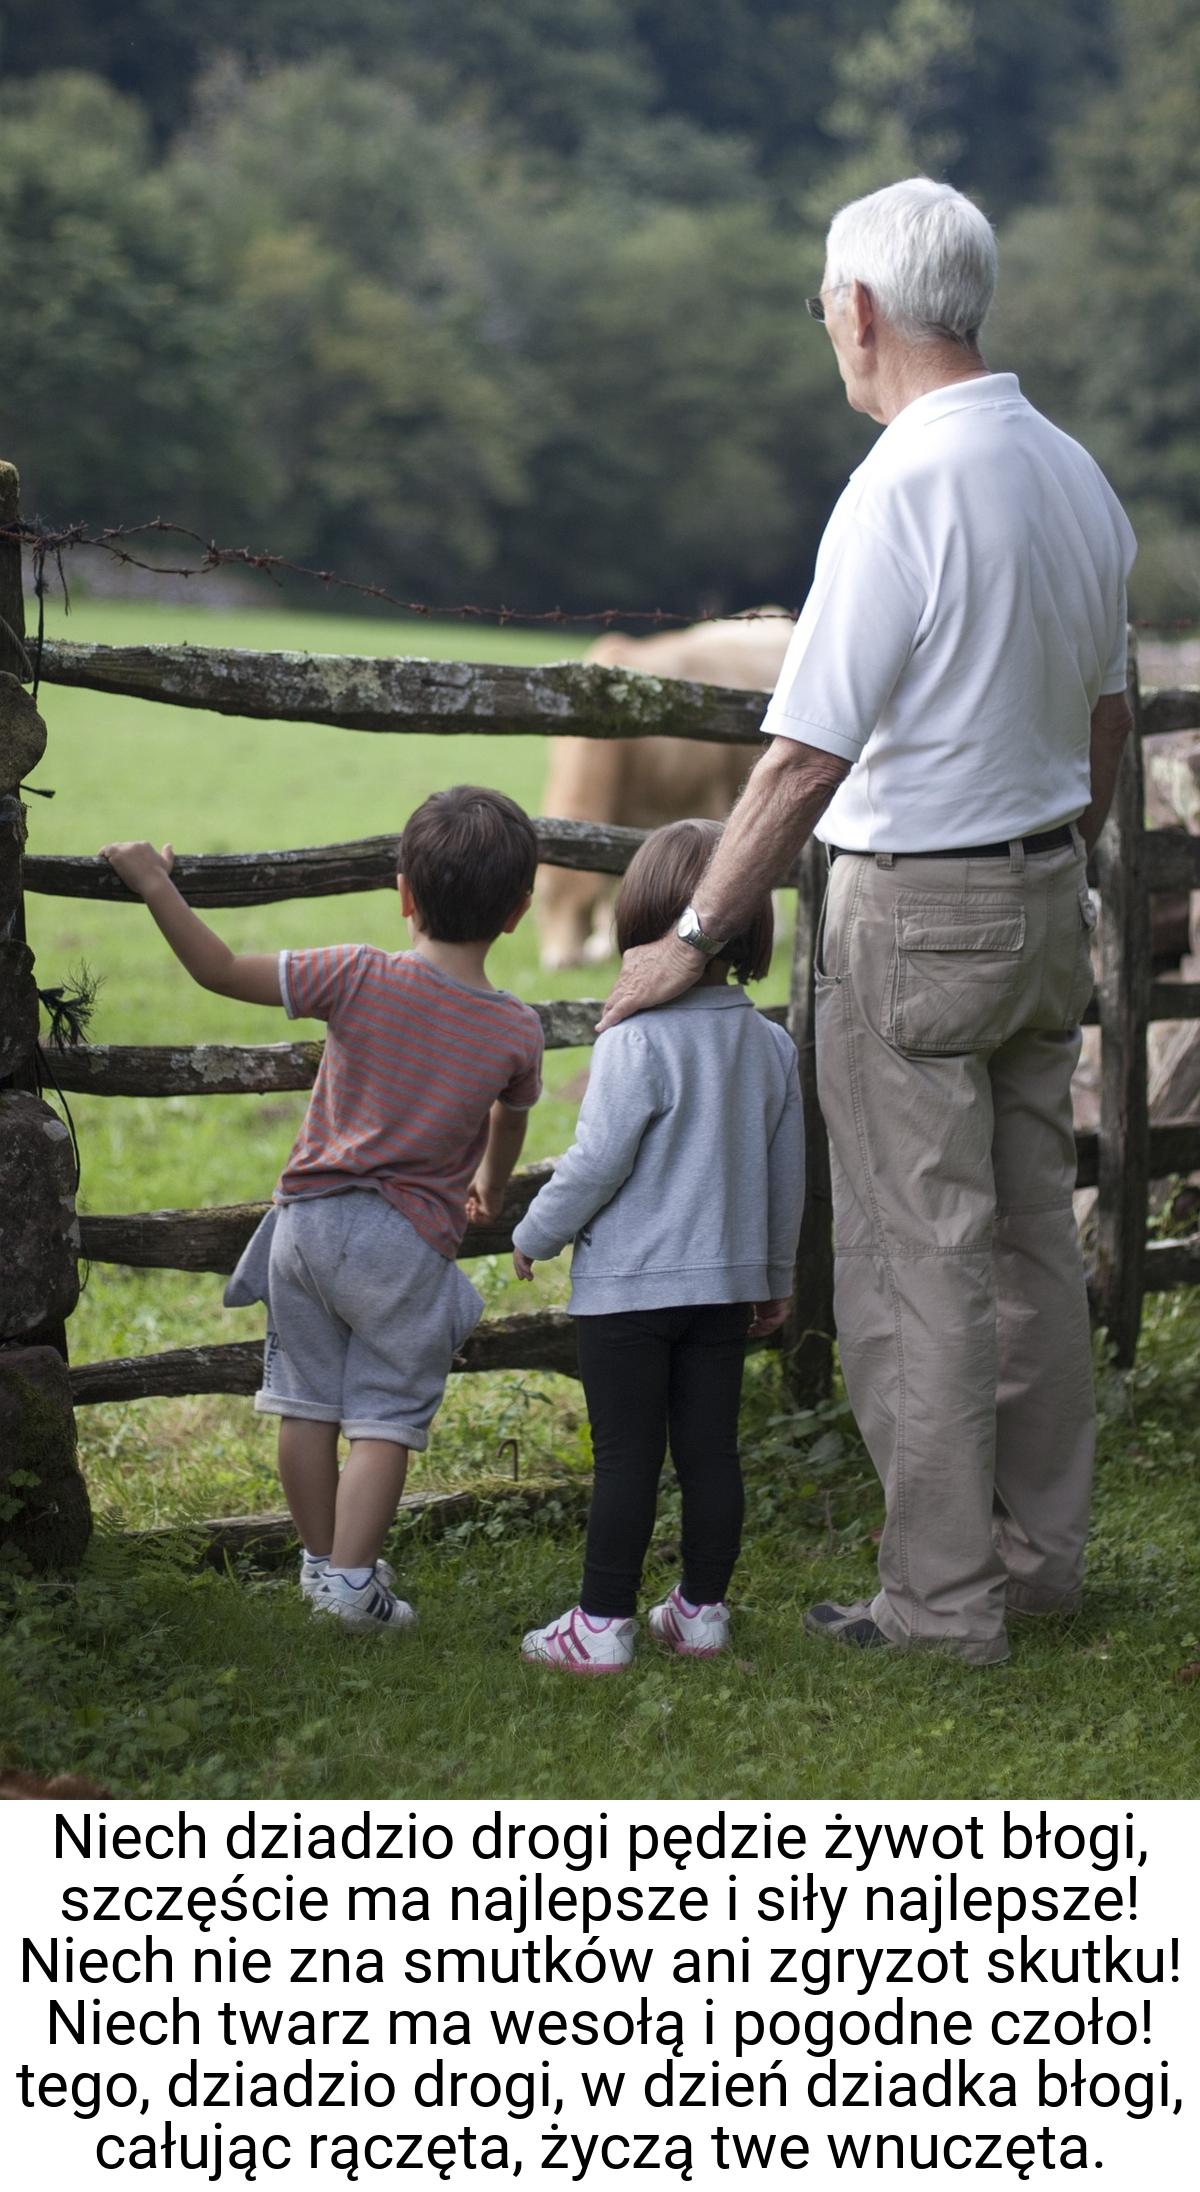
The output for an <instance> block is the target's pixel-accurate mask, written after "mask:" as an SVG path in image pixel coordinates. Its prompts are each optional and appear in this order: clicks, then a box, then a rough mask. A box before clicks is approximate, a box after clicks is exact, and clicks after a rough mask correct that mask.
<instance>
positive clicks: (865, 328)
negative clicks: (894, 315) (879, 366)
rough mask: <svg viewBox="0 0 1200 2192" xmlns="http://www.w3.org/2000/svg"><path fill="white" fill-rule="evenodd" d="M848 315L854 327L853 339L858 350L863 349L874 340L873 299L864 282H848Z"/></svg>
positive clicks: (874, 315)
mask: <svg viewBox="0 0 1200 2192" xmlns="http://www.w3.org/2000/svg"><path fill="white" fill-rule="evenodd" d="M850 315H851V320H852V323H853V327H854V340H855V342H856V343H857V344H858V347H859V349H860V350H865V349H867V348H868V346H869V345H870V344H872V343H873V342H874V340H875V317H876V314H875V299H874V298H873V297H872V295H871V292H870V290H869V289H868V288H867V285H866V283H865V282H851V284H850Z"/></svg>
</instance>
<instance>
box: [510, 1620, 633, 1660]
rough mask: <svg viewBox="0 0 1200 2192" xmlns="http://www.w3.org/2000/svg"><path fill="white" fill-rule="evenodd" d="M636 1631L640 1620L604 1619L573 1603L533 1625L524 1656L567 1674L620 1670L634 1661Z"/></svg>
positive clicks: (525, 1643) (525, 1645) (524, 1645)
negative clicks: (542, 1623)
mask: <svg viewBox="0 0 1200 2192" xmlns="http://www.w3.org/2000/svg"><path fill="white" fill-rule="evenodd" d="M593 1622H597V1623H599V1626H596V1627H593ZM636 1633H637V1623H636V1621H631V1620H617V1619H612V1620H607V1621H603V1620H601V1617H600V1616H598V1615H595V1614H585V1613H584V1612H583V1610H582V1608H581V1607H579V1606H571V1607H569V1608H568V1609H567V1612H566V1613H565V1614H560V1615H559V1617H558V1620H557V1621H548V1622H547V1623H546V1626H545V1628H544V1629H530V1631H529V1634H528V1635H527V1636H526V1638H525V1640H524V1642H523V1643H522V1645H521V1657H522V1659H528V1660H530V1661H531V1662H533V1663H534V1664H536V1665H538V1666H541V1667H561V1669H562V1671H563V1673H564V1674H620V1673H621V1672H622V1671H623V1669H624V1668H626V1667H629V1666H632V1664H633V1639H634V1637H635V1635H636Z"/></svg>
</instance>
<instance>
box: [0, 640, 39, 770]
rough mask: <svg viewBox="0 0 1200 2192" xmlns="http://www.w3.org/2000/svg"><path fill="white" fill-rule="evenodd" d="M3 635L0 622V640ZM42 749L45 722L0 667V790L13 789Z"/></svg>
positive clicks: (26, 696) (23, 693)
mask: <svg viewBox="0 0 1200 2192" xmlns="http://www.w3.org/2000/svg"><path fill="white" fill-rule="evenodd" d="M5 637H6V634H5V632H4V629H3V626H0V641H3V640H4V639H5ZM45 751H46V726H45V724H44V722H43V721H42V718H41V716H40V715H39V714H38V711H37V707H36V705H35V703H34V701H33V698H32V696H31V695H30V694H29V693H27V692H26V690H25V687H24V686H23V685H22V684H21V682H20V680H19V679H18V678H16V677H14V676H13V675H12V674H11V672H10V671H8V670H0V792H15V791H17V790H18V789H19V788H20V786H21V785H22V784H23V783H24V781H25V778H26V777H27V776H31V775H32V774H33V771H34V770H35V769H36V767H37V765H38V762H39V761H40V760H41V758H42V755H43V754H44V753H45Z"/></svg>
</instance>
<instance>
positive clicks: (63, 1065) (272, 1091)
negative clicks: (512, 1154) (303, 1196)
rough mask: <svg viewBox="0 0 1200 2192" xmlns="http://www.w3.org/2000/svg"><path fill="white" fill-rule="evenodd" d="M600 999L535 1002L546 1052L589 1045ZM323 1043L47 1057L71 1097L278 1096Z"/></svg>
mask: <svg viewBox="0 0 1200 2192" xmlns="http://www.w3.org/2000/svg"><path fill="white" fill-rule="evenodd" d="M602 1010H603V1005H602V1002H601V1000H600V999H599V998H598V997H574V998H571V997H564V998H559V999H558V1000H556V1002H555V1003H553V1004H547V1005H535V1006H534V1011H535V1012H536V1013H537V1015H538V1018H539V1019H540V1020H541V1023H542V1029H543V1032H544V1035H545V1041H546V1048H547V1050H581V1049H586V1048H587V1047H588V1046H590V1045H591V1044H592V1043H594V1042H595V1040H596V1022H597V1020H598V1019H599V1017H600V1014H601V1012H602ZM323 1048H324V1045H323V1044H321V1043H194V1044H179V1045H172V1044H169V1043H79V1044H76V1045H75V1046H74V1047H73V1048H71V1049H67V1050H54V1051H50V1050H47V1049H45V1047H43V1054H44V1055H45V1056H46V1057H47V1058H48V1059H49V1061H50V1063H51V1064H52V1065H53V1067H54V1072H55V1077H56V1079H57V1081H58V1085H59V1087H60V1088H61V1089H62V1090H63V1091H64V1092H65V1094H66V1095H68V1096H272V1095H279V1094H285V1093H287V1092H289V1091H291V1090H296V1089H306V1088H311V1087H312V1085H313V1082H314V1081H315V1080H316V1077H317V1068H318V1066H319V1065H320V1063H321V1052H322V1050H323Z"/></svg>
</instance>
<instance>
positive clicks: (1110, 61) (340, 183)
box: [0, 0, 1200, 617]
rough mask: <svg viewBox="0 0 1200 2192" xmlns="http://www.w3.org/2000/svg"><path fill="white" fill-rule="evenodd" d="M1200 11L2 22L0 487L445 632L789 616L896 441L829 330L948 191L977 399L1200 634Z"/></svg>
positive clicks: (558, 3)
mask: <svg viewBox="0 0 1200 2192" xmlns="http://www.w3.org/2000/svg"><path fill="white" fill-rule="evenodd" d="M1198 76H1200V9H1197V7H1196V6H1195V4H1194V0H1053V4H1049V5H1048V4H1046V0H994V4H984V0H980V4H978V5H976V6H971V5H969V4H967V0H837V4H836V5H835V4H834V0H810V4H808V5H800V6H797V5H780V4H779V0H705V4H704V5H703V6H697V5H696V4H695V0H506V5H505V6H504V7H503V8H500V7H497V6H496V5H494V4H493V0H339V5H338V8H337V10H336V14H335V15H334V16H333V17H332V18H331V15H330V11H329V9H328V8H327V7H326V6H325V5H324V4H321V5H318V4H317V0H254V4H253V5H252V6H250V7H247V6H246V5H245V4H244V0H236V4H235V0H190V4H189V5H187V6H186V7H185V6H183V5H182V4H180V0H120V4H119V5H116V6H112V7H105V8H100V7H98V6H97V5H95V4H94V0H0V299H2V300H3V315H4V325H5V346H4V347H5V370H4V374H3V382H2V385H0V453H2V454H3V455H4V456H5V457H6V458H8V459H10V460H12V461H14V462H15V463H16V464H17V465H18V466H19V468H20V471H21V475H22V480H23V485H24V503H25V509H26V512H27V513H29V514H32V513H33V512H35V511H36V512H37V513H39V514H40V515H41V516H42V517H44V518H45V519H46V520H48V521H53V522H67V521H71V520H77V519H82V520H86V521H88V522H90V523H95V524H100V523H113V522H117V521H130V520H135V519H139V518H144V517H149V516H152V515H155V514H159V513H161V514H162V515H164V516H168V517H171V518H175V519H180V520H182V521H184V522H187V523H190V524H193V525H195V526H196V527H197V529H198V530H200V531H201V532H202V533H204V534H205V535H206V536H208V537H215V538H216V539H218V540H221V541H226V542H229V541H236V542H239V543H240V542H242V541H246V542H248V543H249V544H250V545H251V546H253V547H262V548H269V549H272V550H275V551H277V552H279V553H282V554H284V555H287V556H290V557H292V558H295V559H297V560H300V561H304V562H312V563H317V564H319V565H322V566H332V567H333V568H335V569H337V570H339V571H341V572H344V573H346V574H347V575H351V576H355V577H358V578H360V579H373V580H376V581H378V582H380V583H382V584H384V585H386V586H388V587H389V588H390V589H391V590H392V591H393V592H396V593H400V594H403V595H406V596H412V597H416V598H419V599H432V600H440V601H443V602H455V601H459V600H463V599H470V600H472V601H478V602H484V603H491V604H495V603H498V602H500V601H504V602H507V603H508V604H510V605H512V606H515V607H517V608H526V609H532V608H540V607H544V606H546V605H549V604H552V603H561V604H563V605H564V606H565V607H566V608H568V609H574V610H576V611H579V610H586V609H596V608H600V607H608V606H610V605H611V604H613V603H622V604H625V605H628V606H630V607H634V608H645V607H649V606H653V605H655V604H661V605H662V606H663V607H664V608H669V609H672V610H675V611H681V612H684V613H688V614H690V613H695V612H707V613H712V612H713V611H716V610H727V609H734V608H738V607H744V606H746V605H748V604H750V603H752V602H754V601H756V600H757V601H761V600H764V599H768V598H770V599H776V600H779V601H782V602H784V603H786V604H788V605H794V604H796V603H797V602H798V601H799V600H800V599H801V598H802V596H803V593H804V590H805V587H806V585H807V580H808V575H809V571H810V568H811V559H812V554H813V551H814V549H815V545H816V541H817V539H818V537H819V533H820V530H821V527H822V524H823V522H824V519H825V517H826V515H827V513H828V509H829V507H830V504H831V503H832V501H833V500H834V498H835V496H836V494H837V493H838V491H839V489H840V486H841V484H842V482H843V481H844V478H845V475H846V472H847V470H848V469H849V467H850V466H851V465H852V464H853V463H854V462H856V461H857V458H858V457H859V455H861V453H862V452H863V451H864V450H865V448H866V447H867V446H868V445H869V441H870V439H871V436H872V433H873V429H871V428H869V427H868V426H867V425H866V423H865V422H864V421H862V420H858V419H855V418H853V417H851V415H850V414H849V413H848V411H847V410H846V407H845V404H844V401H843V398H842V395H841V390H840V387H839V384H838V381H837V376H836V373H835V372H834V369H833V365H832V361H831V359H830V358H829V356H828V353H827V348H826V344H825V341H824V338H823V336H822V335H821V333H820V331H819V330H818V329H817V328H815V327H814V326H812V325H811V324H810V323H809V322H807V321H806V320H805V318H804V315H803V308H802V299H803V295H804V293H805V291H806V290H809V291H811V290H813V289H815V288H816V287H817V285H818V282H819V280H820V274H821V257H822V249H821V245H822V237H823V233H824V230H825V227H826V225H827V222H828V219H829V217H830V214H831V213H832V211H833V210H834V209H835V208H836V207H837V205H839V204H841V203H843V202H844V201H845V200H846V199H847V198H849V197H851V196H854V195H856V194H857V193H859V192H860V191H862V190H865V189H869V188H872V187H874V186H876V185H877V184H879V183H881V182H884V181H887V180H891V179H894V178H895V177H897V176H899V175H903V174H907V173H912V172H914V171H918V170H924V171H926V172H928V173H931V174H934V175H939V176H941V175H944V176H947V177H949V178H950V179H951V180H952V181H954V182H955V183H957V184H959V185H960V186H961V187H962V188H963V189H965V190H967V191H969V192H970V193H971V194H972V195H974V196H975V197H977V198H978V199H979V201H980V202H981V204H982V205H983V206H984V208H985V210H986V211H987V212H988V214H989V216H990V217H991V218H992V220H993V221H994V222H995V223H996V225H997V228H998V230H999V234H1000V242H1001V290H1000V300H999V304H998V307H997V311H996V314H995V317H994V321H993V323H991V325H990V327H989V333H988V338H987V343H986V349H987V355H988V358H989V362H990V363H991V364H993V365H994V366H997V367H1003V368H1012V369H1015V370H1017V371H1018V372H1019V373H1020V375H1021V379H1022V383H1023V385H1024V387H1025V389H1026V391H1027V393H1028V394H1029V395H1030V396H1031V397H1032V398H1033V400H1034V401H1035V402H1036V403H1038V404H1039V405H1041V406H1042V407H1043V408H1045V409H1046V410H1048V411H1049V412H1050V413H1051V414H1052V415H1053V416H1054V417H1055V418H1056V419H1057V420H1058V422H1059V423H1060V424H1061V425H1063V426H1064V427H1065V428H1067V430H1068V431H1070V432H1072V433H1074V434H1077V435H1078V436H1079V437H1080V438H1081V439H1083V440H1084V441H1085V442H1086V443H1087V444H1088V446H1089V447H1090V448H1091V449H1092V450H1093V451H1094V452H1095V453H1096V455H1097V456H1098V457H1099V459H1100V461H1101V462H1102V463H1103V464H1104V466H1105V468H1106V470H1107V471H1108V472H1109V474H1110V476H1111V478H1112V479H1113V481H1114V483H1115V485H1116V487H1117V489H1118V491H1119V493H1120V494H1121V496H1122V498H1123V500H1124V501H1125V502H1126V504H1127V505H1128V507H1129V508H1130V510H1131V512H1132V514H1133V517H1134V520H1135V523H1136V524H1137V526H1138V529H1139V532H1140V534H1141V536H1142V543H1143V552H1142V556H1141V559H1140V562H1139V565H1138V572H1137V579H1136V586H1137V594H1136V598H1135V603H1134V606H1135V609H1136V611H1137V612H1138V613H1139V614H1141V615H1142V616H1147V617H1171V616H1186V615H1187V614H1189V612H1191V611H1192V610H1193V609H1194V608H1195V606H1196V602H1197V594H1198V592H1200V420H1198V417H1197V406H1196V401H1195V360H1196V356H1197V354H1198V352H1200V279H1198V276H1200V267H1198V264H1197V260H1198V257H1200V133H1198V132H1197V130H1196V126H1195V87H1196V83H1197V79H1198Z"/></svg>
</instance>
